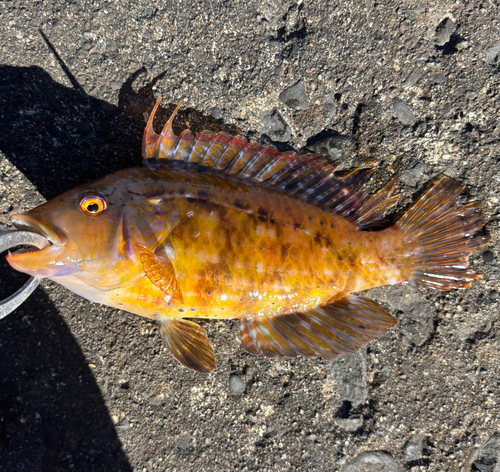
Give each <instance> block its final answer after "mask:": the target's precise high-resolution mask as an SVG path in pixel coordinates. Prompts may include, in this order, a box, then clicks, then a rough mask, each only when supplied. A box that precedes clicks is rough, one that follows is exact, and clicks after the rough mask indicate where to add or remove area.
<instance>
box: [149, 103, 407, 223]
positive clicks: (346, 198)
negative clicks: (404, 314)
mask: <svg viewBox="0 0 500 472" xmlns="http://www.w3.org/2000/svg"><path fill="white" fill-rule="evenodd" d="M160 100H161V97H160V98H159V99H158V101H157V102H156V105H155V107H154V108H153V111H152V113H151V116H150V117H149V120H148V124H147V126H146V129H145V130H144V136H143V140H142V157H143V162H144V165H145V166H147V167H149V168H150V169H153V170H154V169H158V168H161V167H163V166H167V167H171V168H176V169H179V168H180V169H185V170H193V171H194V170H196V171H198V172H206V173H209V174H215V175H220V176H223V177H226V178H229V179H232V180H237V181H242V182H245V183H248V184H251V185H259V186H262V187H265V188H270V189H273V190H276V191H278V192H285V193H287V194H288V195H290V196H293V197H295V198H298V199H300V200H303V201H306V202H309V203H312V204H313V205H316V206H319V207H321V208H323V209H325V210H329V211H332V212H334V213H337V214H340V215H342V216H344V217H346V218H348V219H349V220H350V221H352V222H354V223H356V224H357V225H358V227H359V228H360V229H367V228H371V227H374V226H379V225H380V224H382V223H383V222H384V214H385V213H386V212H387V211H388V210H389V209H390V208H392V207H393V206H394V205H395V204H396V203H397V200H398V196H397V195H392V192H393V190H394V187H395V183H396V181H395V180H393V181H391V182H389V184H388V185H386V186H385V187H384V188H383V189H382V190H380V191H379V192H378V193H376V194H375V195H368V194H366V193H365V192H364V191H363V189H362V187H363V185H364V184H365V183H366V181H367V180H368V179H369V178H370V176H371V175H372V174H373V172H375V170H376V169H373V168H372V169H355V170H353V171H352V172H351V173H350V174H348V175H346V176H345V177H337V176H336V175H335V174H334V172H335V169H336V168H337V166H338V162H334V161H332V160H330V159H328V158H325V157H320V156H316V155H314V154H305V155H297V154H295V153H293V152H280V151H278V150H277V149H276V148H275V147H273V146H263V145H262V144H259V143H256V142H254V141H250V142H248V140H247V139H246V138H244V137H242V136H234V137H233V136H231V135H229V134H227V133H224V132H219V133H213V132H212V131H202V132H201V133H200V134H198V136H194V135H193V133H191V131H189V130H185V131H183V132H182V133H181V134H180V136H176V135H175V134H174V132H173V130H172V121H173V119H174V117H175V115H176V113H177V111H178V110H179V107H180V106H181V104H182V102H181V103H179V105H177V108H176V109H175V111H174V112H173V114H172V116H171V117H170V118H169V120H168V121H167V123H166V124H165V127H164V128H163V131H162V132H161V134H159V135H158V134H156V133H155V131H154V129H153V118H154V115H155V113H156V110H157V109H158V106H159V104H160Z"/></svg>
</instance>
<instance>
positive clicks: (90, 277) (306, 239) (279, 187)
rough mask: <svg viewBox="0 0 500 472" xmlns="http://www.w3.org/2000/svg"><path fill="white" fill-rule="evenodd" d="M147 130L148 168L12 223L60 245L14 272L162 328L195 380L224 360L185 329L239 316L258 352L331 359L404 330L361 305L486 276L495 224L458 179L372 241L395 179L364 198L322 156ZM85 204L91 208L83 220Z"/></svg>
mask: <svg viewBox="0 0 500 472" xmlns="http://www.w3.org/2000/svg"><path fill="white" fill-rule="evenodd" d="M157 106H158V104H157V105H156V107H155V110H156V108H157ZM155 110H154V111H155ZM154 111H153V114H152V116H153V115H154ZM174 114H175V113H174ZM152 116H151V117H150V120H149V122H148V126H147V127H146V130H145V134H144V140H143V158H144V163H145V167H143V168H133V169H126V170H123V171H119V172H116V173H114V174H111V175H109V176H107V177H105V178H103V179H101V180H98V181H96V182H93V183H91V184H88V185H83V186H81V187H79V188H77V189H74V190H71V191H69V192H66V193H65V194H63V195H61V196H60V197H58V198H56V199H54V200H51V201H50V202H47V203H45V204H43V205H41V206H39V207H37V208H35V209H33V210H31V211H30V212H28V214H27V215H14V216H12V217H11V220H12V222H13V224H14V225H15V226H16V227H18V228H22V229H28V230H32V231H36V232H39V233H41V234H44V235H45V236H46V237H47V238H48V239H49V240H50V241H51V243H52V244H51V246H50V247H47V248H45V249H43V250H41V251H37V252H32V253H29V254H22V253H17V254H16V253H14V254H12V255H10V256H9V257H8V262H9V263H10V264H11V266H12V267H14V268H15V269H17V270H20V271H22V272H26V273H28V274H30V275H34V276H36V277H48V278H50V279H52V280H54V281H56V282H58V283H60V284H62V285H64V286H66V287H67V288H68V289H70V290H72V291H74V292H75V293H78V294H79V295H81V296H83V297H85V298H87V299H89V300H92V301H95V302H99V303H103V304H105V305H109V306H113V307H117V308H121V309H123V310H126V311H129V312H131V313H135V314H137V315H140V316H144V317H147V318H151V319H155V320H157V321H158V324H159V327H160V332H161V334H162V337H163V339H164V341H165V344H166V346H167V348H168V349H169V350H170V352H171V353H172V355H173V356H174V357H175V358H176V359H177V360H179V361H180V362H181V363H183V364H185V365H187V366H188V367H190V368H193V369H195V370H199V371H202V372H210V371H212V370H213V369H214V368H215V357H214V355H213V350H212V346H211V344H210V341H209V340H208V338H207V337H206V333H204V331H203V329H202V328H200V327H199V326H198V325H196V324H195V323H192V322H190V321H187V320H184V318H197V317H200V318H219V319H220V318H224V319H226V318H239V319H240V320H241V325H240V327H241V338H242V342H243V345H244V347H245V349H247V350H248V351H249V352H250V353H253V354H261V355H266V356H268V357H275V356H296V355H302V356H305V357H318V356H320V357H324V358H327V359H331V358H334V357H335V356H336V355H338V354H339V353H341V352H352V351H354V350H356V349H358V348H359V347H362V346H363V345H365V344H366V343H367V342H368V341H369V340H370V339H373V338H375V337H378V336H380V335H382V334H383V333H384V332H385V331H386V330H387V329H388V328H389V327H391V326H393V325H394V324H396V323H397V320H395V319H394V318H393V317H391V316H390V314H389V313H388V312H387V310H386V309H385V308H383V307H381V306H380V305H378V304H376V303H375V302H373V301H370V300H366V299H363V298H361V297H357V296H354V295H351V294H352V293H353V292H359V291H362V290H365V289H368V288H372V287H377V286H381V285H387V284H401V283H414V284H417V285H423V286H429V287H432V288H435V289H440V290H449V289H452V288H465V287H467V286H469V285H470V283H471V281H472V280H474V279H476V278H478V277H479V276H478V275H476V274H475V273H474V272H473V271H472V270H470V269H468V264H467V258H468V255H469V254H470V253H471V252H473V251H474V250H476V249H478V248H479V247H483V246H484V245H485V244H486V243H487V241H488V236H487V235H478V234H477V232H478V231H479V230H480V229H481V228H482V227H483V226H484V224H485V219H484V216H483V215H482V213H481V211H480V203H479V202H472V203H469V204H467V205H460V204H459V202H458V197H459V195H460V193H461V192H462V190H463V186H462V185H461V184H459V183H458V182H455V181H453V180H452V179H449V178H447V177H441V178H439V179H438V180H437V182H436V183H435V185H434V186H433V187H432V188H431V189H430V190H429V191H428V192H427V193H426V194H425V195H424V196H423V197H422V198H421V199H420V200H419V201H418V202H417V203H416V204H415V205H414V206H413V207H412V208H411V209H410V210H409V211H408V212H407V213H406V214H405V215H404V216H403V217H402V218H401V220H399V222H398V223H397V224H396V225H393V226H392V227H390V228H388V229H385V230H382V231H366V229H371V228H374V227H378V226H379V225H380V223H381V221H382V220H383V216H384V214H385V212H386V211H388V210H389V209H390V208H391V207H393V206H394V205H395V203H396V202H397V195H395V194H394V193H393V190H394V186H395V181H391V182H390V183H389V184H387V185H386V186H385V187H384V188H383V189H381V190H380V191H379V192H378V193H377V194H375V195H373V196H370V195H366V194H365V193H364V192H363V191H362V186H363V184H364V182H365V181H366V179H367V178H369V176H370V175H371V173H372V172H373V170H365V169H357V170H354V171H353V172H352V173H351V174H349V175H348V176H346V177H344V178H342V179H341V178H338V177H336V176H335V174H334V170H335V164H334V163H332V162H331V161H328V160H326V159H323V158H320V157H318V156H311V155H306V156H296V155H295V154H293V153H279V151H277V150H276V149H274V148H270V147H263V146H261V145H259V144H257V143H248V142H247V141H246V140H245V139H244V138H242V137H238V136H237V137H234V138H233V137H231V136H229V135H227V134H226V133H218V134H214V133H211V132H208V131H205V132H202V133H200V135H198V136H197V137H194V136H193V135H192V134H191V133H190V132H189V131H185V132H184V133H182V134H181V135H180V136H176V135H175V134H174V133H173V131H172V119H173V116H174V115H173V116H172V117H171V119H170V120H169V121H168V122H167V124H166V125H165V128H164V130H163V131H162V133H161V135H157V134H156V133H155V132H154V130H153V128H152ZM84 202H90V203H91V204H92V202H94V203H95V204H94V206H92V207H89V208H90V210H89V211H87V208H84V207H83V206H82V205H84ZM101 202H102V205H99V204H100V203H101Z"/></svg>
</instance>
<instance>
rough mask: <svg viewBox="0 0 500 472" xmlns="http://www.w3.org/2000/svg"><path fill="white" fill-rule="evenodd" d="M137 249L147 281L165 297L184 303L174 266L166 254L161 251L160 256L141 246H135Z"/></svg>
mask: <svg viewBox="0 0 500 472" xmlns="http://www.w3.org/2000/svg"><path fill="white" fill-rule="evenodd" d="M137 247H138V249H139V258H140V259H141V262H142V268H143V269H144V273H145V274H146V275H147V277H148V278H149V280H151V282H152V283H153V284H154V285H156V286H157V287H158V288H159V289H160V290H161V291H162V292H163V293H164V294H165V295H168V296H170V297H172V298H173V299H175V300H178V301H180V302H181V303H184V299H183V297H182V292H181V289H180V287H179V282H178V281H177V278H176V276H175V268H174V265H173V264H172V261H171V260H170V258H169V257H168V255H167V253H166V252H165V251H162V252H161V255H158V254H155V253H154V252H153V251H151V250H150V249H148V248H147V247H145V246H143V245H142V244H137Z"/></svg>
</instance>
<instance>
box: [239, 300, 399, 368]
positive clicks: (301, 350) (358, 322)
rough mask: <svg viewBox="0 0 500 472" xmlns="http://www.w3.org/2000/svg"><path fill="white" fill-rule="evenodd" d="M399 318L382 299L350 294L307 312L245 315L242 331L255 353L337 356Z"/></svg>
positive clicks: (268, 355) (248, 347) (358, 344)
mask: <svg viewBox="0 0 500 472" xmlns="http://www.w3.org/2000/svg"><path fill="white" fill-rule="evenodd" d="M397 322H398V321H397V320H396V319H395V318H393V317H392V316H391V315H390V314H389V312H388V311H387V310H386V309H385V308H383V307H382V306H380V305H379V304H378V303H376V302H374V301H372V300H369V299H367V298H362V297H357V296H354V295H350V296H348V297H346V298H343V299H341V300H337V301H335V302H333V303H331V304H329V305H321V306H317V307H316V308H313V309H311V310H308V311H304V312H298V313H289V314H285V315H278V314H276V315H265V314H262V315H257V316H254V317H252V318H243V319H241V321H240V335H241V341H242V343H243V347H244V348H245V349H246V350H247V351H249V352H250V353H251V354H260V355H263V356H266V357H278V356H285V357H297V356H303V357H323V358H325V359H334V358H335V357H337V356H338V355H339V354H342V353H344V352H354V351H356V350H358V349H360V348H361V347H363V346H365V345H366V344H367V343H368V342H369V341H371V340H372V339H374V338H378V337H379V336H382V335H383V334H384V333H385V332H387V330H388V329H389V328H390V327H392V326H394V325H395V324H397Z"/></svg>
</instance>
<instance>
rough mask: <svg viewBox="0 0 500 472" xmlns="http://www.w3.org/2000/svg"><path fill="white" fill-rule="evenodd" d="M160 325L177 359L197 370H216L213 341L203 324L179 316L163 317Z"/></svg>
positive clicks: (166, 341) (167, 344) (171, 351)
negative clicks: (178, 317)
mask: <svg viewBox="0 0 500 472" xmlns="http://www.w3.org/2000/svg"><path fill="white" fill-rule="evenodd" d="M158 326H159V327H160V333H161V336H162V338H163V341H164V342H165V346H166V347H167V349H168V350H169V351H170V354H172V356H173V357H174V358H175V359H176V360H177V361H179V362H180V363H181V364H184V365H185V366H186V367H189V368H190V369H193V370H196V371H197V372H213V371H214V370H215V367H216V362H215V356H214V351H213V348H212V343H211V342H210V340H209V339H208V336H207V333H206V332H205V330H204V329H203V328H202V327H201V326H199V325H197V324H196V323H193V322H192V321H188V320H183V319H177V318H161V319H159V320H158Z"/></svg>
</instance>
